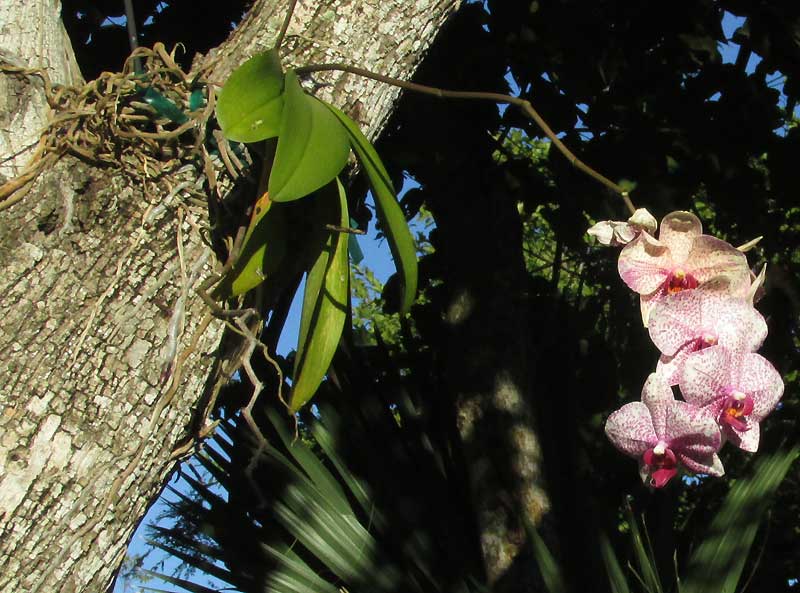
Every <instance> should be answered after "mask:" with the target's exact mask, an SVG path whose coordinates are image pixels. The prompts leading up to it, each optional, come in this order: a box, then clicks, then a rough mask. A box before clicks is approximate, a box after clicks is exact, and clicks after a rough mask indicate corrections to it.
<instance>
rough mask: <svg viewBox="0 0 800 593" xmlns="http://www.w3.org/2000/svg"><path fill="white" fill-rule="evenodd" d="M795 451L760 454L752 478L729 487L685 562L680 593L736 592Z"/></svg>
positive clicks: (796, 450)
mask: <svg viewBox="0 0 800 593" xmlns="http://www.w3.org/2000/svg"><path fill="white" fill-rule="evenodd" d="M799 450H800V449H798V447H796V446H795V447H792V448H791V449H790V450H789V451H778V452H777V453H774V454H772V455H764V454H762V455H764V456H763V457H762V458H761V459H759V460H758V462H757V463H756V467H755V470H754V472H753V474H752V476H750V477H749V478H746V479H742V480H740V481H738V482H737V483H736V484H734V485H733V487H732V488H731V491H730V492H729V493H728V496H727V497H726V498H725V501H724V502H723V504H722V508H721V509H720V510H719V512H718V513H717V514H716V516H715V517H714V520H713V521H712V522H711V526H710V528H709V533H708V535H707V536H706V538H705V540H704V541H703V543H701V544H700V546H699V547H698V548H697V549H696V550H695V552H694V553H693V554H692V556H691V558H690V559H689V574H688V576H687V578H686V579H685V581H684V582H683V583H682V587H681V592H682V593H704V592H706V591H719V592H720V593H733V592H734V591H735V590H736V587H737V585H738V583H739V579H740V578H741V576H742V570H743V569H744V565H745V562H746V561H747V557H748V555H749V552H750V548H751V547H752V545H753V540H754V539H755V537H756V532H757V531H758V526H759V524H760V523H761V520H762V518H763V516H764V513H765V512H766V510H767V507H768V506H769V503H770V500H771V498H772V495H773V494H774V493H775V491H776V490H777V489H778V486H780V484H781V482H782V481H783V478H784V477H785V476H786V473H787V472H788V471H789V468H790V467H791V465H792V462H794V460H795V459H796V458H797V455H798V451H799Z"/></svg>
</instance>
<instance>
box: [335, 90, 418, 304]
mask: <svg viewBox="0 0 800 593" xmlns="http://www.w3.org/2000/svg"><path fill="white" fill-rule="evenodd" d="M326 107H327V108H328V109H330V110H331V112H332V113H333V114H334V115H335V116H336V117H338V118H339V121H341V122H342V124H344V127H345V129H346V130H347V134H348V135H349V136H350V143H351V144H352V146H353V150H354V151H355V153H356V155H357V156H358V160H359V161H360V162H361V166H362V167H364V172H365V173H366V174H367V177H368V179H369V183H370V186H371V187H372V194H373V195H374V196H375V208H376V210H377V213H378V219H379V220H380V221H381V226H382V227H383V230H384V232H385V234H386V238H387V239H388V240H389V249H391V251H392V257H393V258H394V261H395V265H396V266H397V269H398V272H399V274H400V277H401V278H402V284H403V295H402V299H401V301H400V302H401V306H400V311H401V312H402V313H407V312H408V310H409V309H410V308H411V305H413V304H414V299H415V298H416V294H417V250H416V245H415V244H414V237H413V236H412V235H411V231H410V230H409V228H408V223H407V222H406V217H405V216H404V214H403V210H402V209H401V208H400V204H398V203H397V197H396V196H395V193H394V187H393V186H392V181H391V179H390V178H389V174H388V173H387V172H386V167H384V166H383V163H382V162H381V159H380V157H379V156H378V153H377V152H376V151H375V148H374V147H373V146H372V144H370V142H369V140H367V137H366V136H364V134H363V133H362V132H361V130H360V129H359V127H358V125H357V124H356V123H355V122H354V121H353V120H352V119H350V118H349V117H348V116H347V115H346V114H345V113H344V112H343V111H341V110H340V109H337V108H336V107H334V106H333V105H327V104H326Z"/></svg>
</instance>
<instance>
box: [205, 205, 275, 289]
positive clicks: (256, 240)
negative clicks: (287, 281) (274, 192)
mask: <svg viewBox="0 0 800 593" xmlns="http://www.w3.org/2000/svg"><path fill="white" fill-rule="evenodd" d="M286 232H287V231H286V217H285V215H284V211H283V206H282V205H280V204H275V203H274V202H273V201H272V200H270V199H269V194H268V193H265V194H264V195H263V196H261V198H259V199H258V201H257V202H256V205H255V207H254V209H253V216H252V218H251V221H250V226H249V228H248V229H247V234H246V235H245V238H244V241H243V243H242V251H241V254H240V255H239V259H238V260H237V261H236V263H235V264H234V266H233V268H232V269H231V271H230V272H229V273H228V275H227V276H226V277H225V278H224V279H223V280H222V282H221V283H220V285H219V287H218V288H217V289H216V290H215V296H218V297H220V298H229V297H232V296H238V295H240V294H244V293H245V292H247V291H248V290H251V289H253V288H255V287H256V286H258V285H259V284H261V283H262V282H263V281H264V280H266V279H267V278H269V277H270V276H272V275H273V274H274V273H275V272H276V271H277V270H278V267H279V266H280V264H281V262H282V261H283V258H284V256H285V255H286V244H287V236H286Z"/></svg>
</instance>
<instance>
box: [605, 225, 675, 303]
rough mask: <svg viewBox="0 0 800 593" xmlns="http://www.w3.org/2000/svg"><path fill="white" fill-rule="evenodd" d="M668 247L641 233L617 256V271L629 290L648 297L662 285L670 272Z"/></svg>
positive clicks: (670, 256) (670, 261)
mask: <svg viewBox="0 0 800 593" xmlns="http://www.w3.org/2000/svg"><path fill="white" fill-rule="evenodd" d="M672 267H673V263H672V254H671V252H670V250H669V247H667V246H666V245H664V244H663V243H661V242H660V241H658V240H657V239H654V238H653V237H652V236H650V235H649V234H648V233H641V234H640V235H639V236H638V237H636V239H634V240H633V241H631V242H630V243H628V244H627V245H626V246H625V247H624V248H623V250H622V252H621V253H620V254H619V261H618V263H617V269H618V271H619V275H620V277H621V278H622V280H623V282H625V284H627V285H628V286H629V287H630V289H631V290H633V291H634V292H638V293H639V294H642V295H648V294H651V293H653V292H655V291H656V290H658V289H659V288H661V286H662V285H663V284H664V282H665V281H666V280H667V277H668V276H669V273H670V270H672Z"/></svg>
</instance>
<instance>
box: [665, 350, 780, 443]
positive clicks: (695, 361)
mask: <svg viewBox="0 0 800 593" xmlns="http://www.w3.org/2000/svg"><path fill="white" fill-rule="evenodd" d="M680 388H681V392H682V393H683V397H684V398H685V399H686V401H687V402H689V403H691V404H694V405H695V406H700V407H703V409H705V410H708V411H709V412H710V413H711V415H712V416H713V417H714V418H715V419H716V420H717V422H718V423H719V426H720V428H721V429H722V433H723V436H725V437H726V438H727V439H728V440H730V441H731V442H732V443H733V444H735V445H736V446H737V447H739V448H740V449H742V450H744V451H750V452H755V451H756V450H758V442H759V438H760V425H759V422H761V420H763V419H764V417H766V416H767V415H768V414H769V413H770V412H771V411H772V410H773V409H774V408H775V406H776V405H777V403H778V400H780V398H781V396H782V395H783V381H782V380H781V376H780V374H779V373H778V371H776V370H775V367H773V366H772V365H771V364H770V363H769V362H768V361H767V359H765V358H764V357H763V356H760V355H758V354H753V353H751V352H734V351H731V350H728V349H727V348H724V347H722V346H713V347H711V348H706V349H705V350H700V351H698V352H694V353H693V354H691V355H689V356H688V357H687V358H686V363H685V365H684V367H683V373H682V377H681V384H680Z"/></svg>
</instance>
